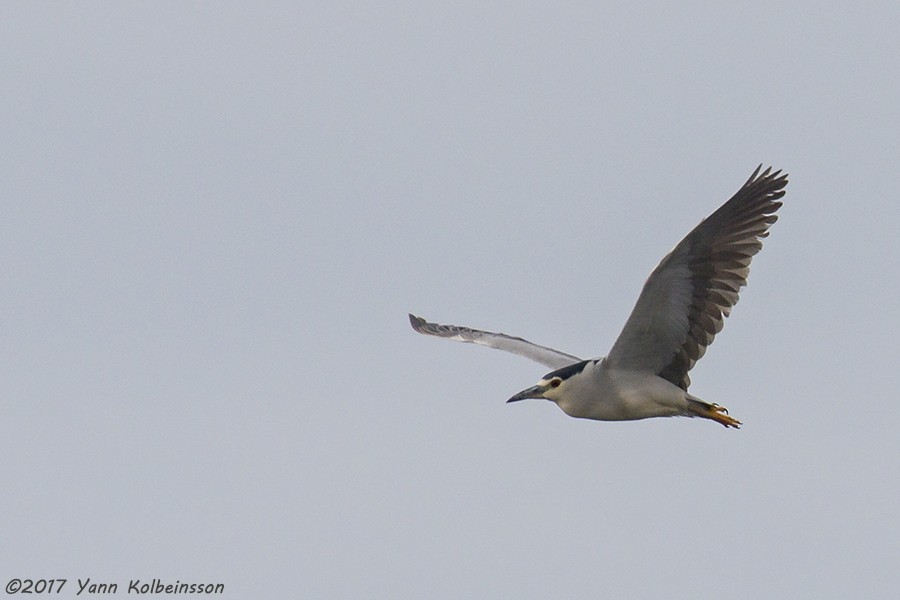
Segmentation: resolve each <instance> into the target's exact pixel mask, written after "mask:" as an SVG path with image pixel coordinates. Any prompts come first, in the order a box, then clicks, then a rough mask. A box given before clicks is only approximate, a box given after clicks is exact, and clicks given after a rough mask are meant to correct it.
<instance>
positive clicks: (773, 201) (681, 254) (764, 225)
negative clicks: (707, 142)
mask: <svg viewBox="0 0 900 600" xmlns="http://www.w3.org/2000/svg"><path fill="white" fill-rule="evenodd" d="M761 168H762V165H760V166H759V167H757V169H756V171H754V172H753V175H751V176H750V179H748V180H747V183H745V184H744V186H743V187H742V188H741V189H740V190H738V192H737V193H736V194H735V195H734V196H733V197H732V198H731V199H730V200H729V201H728V202H726V203H725V204H723V205H722V206H721V207H720V208H719V209H718V210H717V211H716V212H714V213H713V214H712V215H710V216H709V217H708V218H706V219H704V220H703V221H701V223H700V224H699V225H697V227H695V228H694V230H693V231H691V232H690V233H689V234H688V235H687V237H685V238H684V239H683V240H681V242H680V243H679V244H678V245H677V246H675V248H674V249H673V250H672V251H671V252H670V253H669V254H668V255H667V256H666V257H665V258H663V259H662V262H660V263H659V266H657V267H656V269H654V271H653V272H652V273H651V274H650V277H649V278H648V279H647V282H646V283H645V284H644V289H643V290H642V291H641V295H640V297H638V301H637V304H635V306H634V310H633V311H632V312H631V316H630V317H629V318H628V321H627V322H626V323H625V327H624V328H623V329H622V333H621V334H620V335H619V338H618V339H617V340H616V343H615V344H614V345H613V347H612V350H610V353H609V356H608V357H607V359H608V361H609V364H610V366H615V367H619V368H623V369H630V370H642V371H652V372H654V373H656V374H657V375H659V376H660V377H662V378H664V379H667V380H668V381H671V382H672V383H674V384H675V385H677V386H679V387H681V388H682V389H684V390H687V388H688V386H689V385H690V383H691V379H690V377H689V376H688V371H690V370H691V368H692V367H693V366H694V364H695V363H696V362H697V361H698V360H700V358H701V357H702V356H703V354H704V353H705V352H706V348H707V346H709V345H710V344H711V343H712V341H713V338H715V336H716V334H717V333H719V331H721V330H722V326H723V325H724V319H725V317H727V316H728V315H729V314H730V313H731V308H732V307H733V306H734V305H735V304H736V303H737V301H738V291H739V290H740V288H741V287H743V286H744V285H746V284H747V275H748V273H749V272H750V260H751V259H752V258H753V256H754V255H755V254H756V253H757V252H759V251H760V249H762V242H761V241H760V240H761V239H762V238H764V237H766V236H767V235H768V229H769V226H771V225H772V223H774V222H775V221H776V219H777V217H776V216H775V214H774V213H775V211H777V210H778V209H779V207H781V202H778V201H777V200H778V199H779V198H781V197H782V196H784V187H785V186H786V185H787V175H786V174H785V175H781V171H775V172H774V173H771V170H772V168H771V167H769V168H768V169H766V170H765V171H764V172H763V173H762V174H761V175H760V174H759V171H760V169H761Z"/></svg>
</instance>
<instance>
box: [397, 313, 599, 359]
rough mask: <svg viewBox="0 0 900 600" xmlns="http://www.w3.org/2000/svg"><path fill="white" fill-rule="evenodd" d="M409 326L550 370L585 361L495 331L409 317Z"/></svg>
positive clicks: (413, 316)
mask: <svg viewBox="0 0 900 600" xmlns="http://www.w3.org/2000/svg"><path fill="white" fill-rule="evenodd" d="M409 323H410V325H412V328H413V329H415V330H416V331H418V332H419V333H421V334H424V335H434V336H437V337H442V338H447V339H450V340H456V341H459V342H467V343H470V344H479V345H481V346H487V347H488V348H495V349H497V350H503V351H504V352H511V353H512V354H518V355H519V356H524V357H525V358H529V359H531V360H533V361H534V362H536V363H540V364H542V365H544V366H547V367H550V368H551V369H559V368H562V367H565V366H568V365H571V364H574V363H577V362H581V360H582V359H580V358H578V357H577V356H573V355H571V354H566V353H565V352H560V351H559V350H554V349H553V348H547V347H546V346H539V345H538V344H534V343H532V342H529V341H528V340H525V339H522V338H520V337H513V336H511V335H506V334H505V333H494V332H493V331H481V330H479V329H472V328H470V327H461V326H459V325H439V324H437V323H429V322H428V321H426V320H425V319H423V318H421V317H417V316H415V315H412V314H411V315H409Z"/></svg>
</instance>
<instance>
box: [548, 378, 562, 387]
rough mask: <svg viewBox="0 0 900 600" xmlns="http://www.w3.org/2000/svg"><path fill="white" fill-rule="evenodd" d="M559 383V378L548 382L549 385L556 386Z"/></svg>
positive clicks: (560, 381)
mask: <svg viewBox="0 0 900 600" xmlns="http://www.w3.org/2000/svg"><path fill="white" fill-rule="evenodd" d="M561 383H562V380H561V379H554V380H553V381H551V382H550V387H552V388H558V387H559V384H561Z"/></svg>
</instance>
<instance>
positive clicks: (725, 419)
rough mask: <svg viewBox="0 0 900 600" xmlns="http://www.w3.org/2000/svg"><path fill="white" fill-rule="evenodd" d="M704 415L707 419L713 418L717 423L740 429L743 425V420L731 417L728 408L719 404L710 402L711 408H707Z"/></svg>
mask: <svg viewBox="0 0 900 600" xmlns="http://www.w3.org/2000/svg"><path fill="white" fill-rule="evenodd" d="M703 416H704V417H706V418H707V419H712V420H713V421H715V422H717V423H721V424H722V425H724V426H725V427H734V428H735V429H740V427H741V422H740V421H738V420H737V419H733V418H731V417H729V416H728V409H727V408H725V407H724V406H719V405H718V404H710V406H709V410H707V411H706V412H705V413H704V414H703Z"/></svg>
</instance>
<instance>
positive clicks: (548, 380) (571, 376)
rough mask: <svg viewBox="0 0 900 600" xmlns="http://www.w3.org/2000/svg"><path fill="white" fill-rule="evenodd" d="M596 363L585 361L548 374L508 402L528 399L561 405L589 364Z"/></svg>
mask: <svg viewBox="0 0 900 600" xmlns="http://www.w3.org/2000/svg"><path fill="white" fill-rule="evenodd" d="M595 362H596V361H593V360H585V361H582V362H578V363H575V364H573V365H569V366H566V367H563V368H562V369H557V370H556V371H553V372H552V373H547V374H546V375H544V377H543V378H541V380H540V381H538V382H537V385H533V386H531V387H530V388H528V389H527V390H522V391H521V392H519V393H518V394H516V395H515V396H513V397H512V398H510V399H509V400H507V401H506V402H507V403H509V402H518V401H519V400H527V399H528V398H543V399H544V400H552V401H553V402H556V403H557V404H559V403H560V401H561V400H563V399H565V397H566V394H567V393H568V392H569V391H570V390H569V388H570V387H572V385H573V382H574V381H575V380H577V379H579V376H580V375H582V373H583V372H584V369H585V367H586V366H587V365H588V364H593V363H595ZM574 385H577V384H574Z"/></svg>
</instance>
